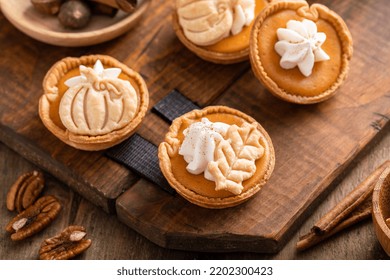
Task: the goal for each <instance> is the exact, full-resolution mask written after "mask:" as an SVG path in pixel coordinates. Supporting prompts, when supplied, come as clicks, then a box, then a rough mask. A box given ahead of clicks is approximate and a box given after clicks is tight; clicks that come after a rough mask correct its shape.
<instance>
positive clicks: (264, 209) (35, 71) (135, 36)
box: [0, 0, 390, 252]
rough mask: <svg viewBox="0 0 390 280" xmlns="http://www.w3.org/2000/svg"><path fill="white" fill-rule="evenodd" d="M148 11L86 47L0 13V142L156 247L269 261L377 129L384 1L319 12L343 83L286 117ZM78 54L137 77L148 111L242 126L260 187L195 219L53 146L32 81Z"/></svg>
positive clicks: (160, 124)
mask: <svg viewBox="0 0 390 280" xmlns="http://www.w3.org/2000/svg"><path fill="white" fill-rule="evenodd" d="M152 2H153V3H152V6H151V10H152V11H153V12H152V13H150V14H148V15H146V16H145V17H144V19H143V21H142V22H141V23H140V24H139V26H137V27H136V28H134V29H133V30H132V31H130V32H129V33H127V34H125V35H124V36H122V37H119V38H118V39H115V40H113V41H111V42H107V43H104V44H100V45H97V46H93V47H88V48H61V47H55V46H49V45H46V44H43V43H40V42H37V41H35V40H33V39H30V38H29V37H27V36H25V35H23V34H22V33H20V32H19V31H18V30H17V29H15V28H14V27H13V26H12V25H11V24H10V23H9V22H8V21H7V20H6V19H5V18H4V17H3V15H1V14H0V49H1V52H0V65H1V68H0V69H1V70H0V85H1V86H0V94H1V99H0V110H1V111H0V140H1V141H2V142H4V143H5V144H7V145H8V146H9V147H11V148H12V149H14V150H15V151H17V152H19V153H20V154H21V155H22V156H24V157H25V158H27V159H29V160H31V161H32V162H34V163H35V164H37V165H38V166H40V167H41V168H42V169H44V170H46V171H47V172H48V173H50V174H52V175H53V176H55V177H57V178H58V179H60V180H61V181H63V182H64V183H65V184H66V185H67V186H69V187H71V188H72V189H74V190H75V191H77V192H78V193H80V194H81V195H82V196H84V197H85V198H87V199H89V200H90V201H92V202H93V203H95V204H96V205H98V206H100V207H102V208H103V209H104V210H105V211H107V212H110V213H115V215H117V216H118V218H119V219H120V220H121V221H123V222H124V223H126V224H127V225H128V226H130V227H131V228H133V229H135V230H137V231H138V232H139V233H141V234H142V235H144V236H145V237H147V238H149V239H150V240H151V241H153V242H155V243H157V244H159V245H161V246H163V247H168V248H176V249H184V250H198V251H255V252H276V251H278V250H279V249H281V248H282V246H283V245H284V243H285V242H286V240H287V239H288V237H289V236H290V234H291V233H292V231H293V230H294V229H296V227H297V226H298V225H299V223H300V222H301V221H302V220H303V219H304V218H305V217H306V216H307V215H309V214H310V209H312V207H314V206H315V205H316V202H318V201H319V200H320V199H321V198H322V197H323V195H324V194H326V191H327V190H328V189H329V188H330V186H331V183H332V182H333V181H334V179H335V178H336V177H337V176H338V175H339V174H340V173H341V172H342V171H343V170H344V169H345V168H346V167H347V166H348V164H349V163H350V162H351V161H352V160H353V159H354V158H355V156H356V155H357V154H358V153H359V152H360V151H361V150H362V149H363V148H364V147H365V146H367V144H368V143H369V142H370V141H371V140H372V139H373V137H374V136H375V135H376V134H377V133H378V132H379V131H380V130H382V129H383V128H384V126H385V125H386V124H387V123H388V120H389V116H390V93H389V91H390V79H389V70H388V68H389V65H390V52H389V49H390V46H389V43H388V42H390V29H388V27H387V26H386V25H385V24H383V22H386V21H387V15H388V13H389V12H390V7H389V6H388V5H386V1H385V0H380V1H379V0H378V1H375V2H374V1H372V2H367V1H365V2H363V1H359V2H356V1H354V2H352V0H348V1H319V2H321V3H324V4H326V5H328V6H329V7H330V8H331V9H333V10H334V11H336V12H337V13H339V14H340V15H341V16H342V17H343V18H344V19H345V21H346V23H347V25H348V26H349V28H350V31H351V33H352V36H353V39H354V56H353V58H352V61H351V65H350V67H351V69H350V73H349V77H348V78H347V80H346V82H345V83H344V84H343V85H342V87H341V88H340V89H339V90H338V93H337V95H336V96H335V97H333V98H332V99H331V100H328V101H326V102H323V103H321V104H317V105H310V106H298V105H294V104H290V103H286V102H283V101H280V100H278V99H276V98H274V97H273V96H271V95H270V94H269V93H268V92H267V91H266V90H265V89H264V88H263V87H262V86H261V84H260V83H259V82H258V81H257V80H256V79H255V77H254V76H253V74H252V72H251V70H250V65H249V63H248V62H244V63H240V64H236V65H230V66H224V65H216V64H211V63H207V62H205V61H202V60H201V59H199V58H197V57H196V56H195V55H193V54H192V53H191V52H189V51H188V50H187V49H185V48H184V47H183V45H182V44H181V43H180V42H179V41H178V40H177V38H176V36H175V34H174V32H173V30H172V27H171V22H170V20H171V18H170V17H171V13H172V7H171V3H170V2H169V1H152ZM378 7H381V8H378ZM89 53H90V54H92V53H101V54H107V55H111V56H114V57H115V58H117V59H118V60H120V61H122V62H124V63H125V64H127V65H128V66H130V67H132V68H133V69H135V70H136V71H138V72H140V73H141V75H142V76H143V77H144V78H145V81H146V83H147V85H148V88H149V90H150V97H151V100H150V103H151V106H153V105H154V104H155V103H156V102H158V101H159V100H161V99H162V98H163V97H164V96H165V95H166V94H168V93H169V91H170V90H172V89H173V88H177V89H178V90H179V91H180V92H182V93H183V94H184V95H185V96H187V97H188V98H189V99H191V100H192V101H194V102H196V103H197V104H198V105H199V106H206V105H209V104H223V105H227V106H231V107H234V108H236V109H239V110H241V111H243V112H245V113H247V114H249V115H251V116H253V117H254V118H255V119H256V120H257V121H258V122H260V123H261V124H262V126H263V127H264V128H265V129H266V130H267V131H268V132H269V134H270V136H271V138H272V140H273V143H274V146H275V149H276V167H275V171H274V173H273V175H272V178H271V180H270V182H269V183H268V184H267V185H266V186H265V187H264V188H263V189H262V190H261V191H260V192H259V193H258V194H257V195H256V196H255V197H254V198H253V199H251V200H249V201H248V202H246V203H244V204H242V205H240V206H237V207H234V208H231V209H224V210H209V209H203V208H200V207H197V206H195V205H192V204H190V203H188V202H187V201H185V200H184V199H182V198H181V197H180V196H177V195H176V196H174V195H171V194H169V193H167V192H165V191H163V190H161V189H160V188H159V187H158V186H155V185H153V184H152V183H149V182H148V181H146V180H145V179H140V178H139V177H138V176H136V175H135V174H134V173H132V172H131V171H129V170H128V169H126V168H125V167H123V166H121V165H120V164H118V163H116V162H113V161H112V160H110V159H108V158H107V157H106V156H105V155H104V153H103V152H83V151H79V150H76V149H73V148H71V147H69V146H67V145H65V144H63V143H62V142H61V141H59V140H58V139H57V138H56V137H55V136H53V135H52V134H51V133H50V132H49V131H48V130H47V129H46V128H45V127H44V126H43V124H42V123H41V121H40V119H39V117H38V110H37V109H38V99H39V97H40V95H41V94H42V88H41V83H42V79H43V77H44V75H45V73H46V71H47V70H48V69H49V68H50V67H51V65H52V64H54V63H55V62H56V61H58V60H60V59H62V58H63V57H66V56H80V55H84V54H89ZM168 127H169V124H168V123H166V122H165V121H163V120H162V119H161V118H160V117H159V116H157V115H156V114H154V113H153V112H148V114H147V116H146V118H145V120H144V122H143V125H142V126H141V127H140V129H139V130H138V133H139V134H140V135H141V136H143V137H144V138H146V139H148V140H149V141H151V142H152V143H154V144H156V145H158V143H160V142H161V141H162V139H163V137H164V135H165V132H166V131H167V129H168ZM373 168H374V167H373Z"/></svg>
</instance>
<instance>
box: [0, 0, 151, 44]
mask: <svg viewBox="0 0 390 280" xmlns="http://www.w3.org/2000/svg"><path fill="white" fill-rule="evenodd" d="M150 2H151V0H143V1H141V3H140V4H139V6H138V7H137V9H136V10H135V11H134V12H133V13H131V14H126V13H124V12H122V11H118V13H117V14H116V15H115V16H114V17H113V18H111V17H108V16H100V15H93V16H92V18H91V21H90V22H89V24H88V26H86V27H85V28H82V29H80V30H70V29H66V28H64V27H63V26H62V25H61V24H60V23H59V21H58V18H57V16H51V15H44V14H42V13H40V12H38V11H36V10H35V9H34V7H33V6H32V5H31V3H30V0H17V1H9V0H0V4H1V11H2V13H3V15H4V16H5V17H6V18H7V19H8V20H9V21H10V22H11V23H12V24H13V25H14V26H15V27H16V28H17V29H19V30H20V31H22V32H23V33H25V34H26V35H28V36H30V37H32V38H34V39H36V40H38V41H41V42H44V43H48V44H52V45H56V46H64V47H80V46H90V45H95V44H99V43H102V42H106V41H109V40H111V39H114V38H115V37H118V36H119V35H122V34H123V33H125V32H126V31H128V30H129V29H131V28H132V27H133V26H135V25H136V24H137V23H138V21H139V20H140V19H141V16H142V15H143V13H144V12H145V11H146V10H147V8H148V6H149V4H150Z"/></svg>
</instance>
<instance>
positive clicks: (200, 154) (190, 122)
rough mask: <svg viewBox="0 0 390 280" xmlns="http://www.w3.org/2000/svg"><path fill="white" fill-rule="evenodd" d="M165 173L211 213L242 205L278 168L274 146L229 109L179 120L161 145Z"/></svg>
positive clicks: (209, 110) (241, 115) (206, 110)
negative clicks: (275, 168) (217, 209)
mask: <svg viewBox="0 0 390 280" xmlns="http://www.w3.org/2000/svg"><path fill="white" fill-rule="evenodd" d="M158 157H159V161H160V168H161V170H162V172H163V174H164V176H165V177H166V179H167V180H168V182H169V184H170V185H171V186H172V187H173V188H174V189H175V190H176V191H177V192H178V193H179V194H180V195H181V196H183V197H184V198H185V199H187V200H188V201H190V202H191V203H194V204H196V205H199V206H202V207H206V208H227V207H232V206H235V205H238V204H240V203H243V202H244V201H246V200H248V199H249V198H251V197H252V196H253V195H254V194H256V193H257V192H258V191H259V190H260V189H261V188H262V187H263V186H264V185H265V184H266V182H267V181H268V179H269V178H270V176H271V174H272V171H273V169H274V165H275V153H274V148H273V145H272V141H271V139H270V137H269V135H268V134H267V132H266V131H265V130H264V128H263V127H262V126H261V125H260V124H259V123H258V122H256V121H255V120H254V119H253V118H251V117H250V116H248V115H246V114H244V113H242V112H240V111H238V110H235V109H232V108H229V107H225V106H210V107H206V108H204V109H202V110H194V111H191V112H189V113H187V114H184V115H182V116H181V117H179V118H177V119H175V120H174V121H173V123H172V125H171V126H170V129H169V132H168V133H167V134H166V136H165V140H164V142H162V143H161V144H160V145H159V149H158Z"/></svg>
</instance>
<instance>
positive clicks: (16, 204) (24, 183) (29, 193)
mask: <svg viewBox="0 0 390 280" xmlns="http://www.w3.org/2000/svg"><path fill="white" fill-rule="evenodd" d="M43 187H44V178H43V174H42V173H41V172H39V171H32V172H28V173H25V174H23V175H21V176H20V177H19V178H18V179H17V180H16V182H15V183H14V184H13V185H12V186H11V188H10V190H9V191H8V194H7V208H8V210H10V211H14V210H15V209H16V210H17V211H18V212H19V213H20V212H22V211H23V210H24V209H27V208H28V207H29V206H30V205H31V204H33V203H34V202H35V200H36V199H37V198H38V196H39V194H40V193H41V192H42V190H43Z"/></svg>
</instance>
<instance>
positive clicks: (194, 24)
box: [172, 0, 269, 64]
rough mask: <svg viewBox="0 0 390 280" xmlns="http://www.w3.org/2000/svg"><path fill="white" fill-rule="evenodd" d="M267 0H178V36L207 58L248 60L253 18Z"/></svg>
mask: <svg viewBox="0 0 390 280" xmlns="http://www.w3.org/2000/svg"><path fill="white" fill-rule="evenodd" d="M268 2H269V1H268V0H176V10H175V12H174V13H173V17H172V19H173V27H174V30H175V32H176V35H177V37H178V38H179V40H180V41H181V42H182V43H183V44H184V45H185V46H186V47H187V48H188V49H190V50H191V51H192V52H194V53H195V54H196V55H198V56H199V57H201V58H202V59H204V60H207V61H211V62H214V63H220V64H230V63H236V62H241V61H245V60H247V59H248V56H249V37H250V31H251V28H252V25H253V22H254V18H255V17H256V15H258V14H259V13H260V12H261V11H262V10H263V9H264V7H265V6H266V5H267V4H268Z"/></svg>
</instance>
